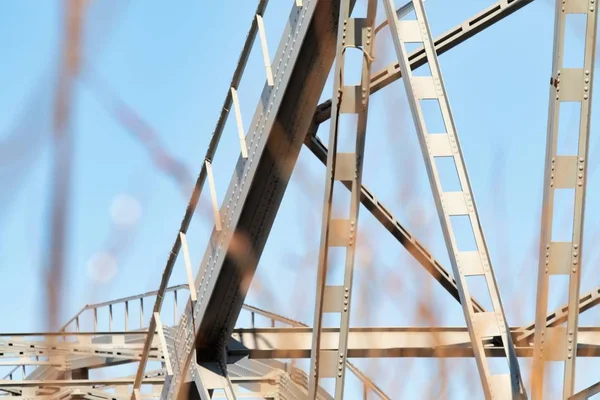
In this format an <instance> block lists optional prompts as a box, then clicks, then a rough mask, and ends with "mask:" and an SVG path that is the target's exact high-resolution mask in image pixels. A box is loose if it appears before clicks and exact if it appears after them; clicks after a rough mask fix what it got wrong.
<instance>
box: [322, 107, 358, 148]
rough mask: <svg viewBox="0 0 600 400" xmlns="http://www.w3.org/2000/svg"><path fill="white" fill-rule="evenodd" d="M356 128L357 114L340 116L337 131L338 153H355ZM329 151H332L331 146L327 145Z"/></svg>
mask: <svg viewBox="0 0 600 400" xmlns="http://www.w3.org/2000/svg"><path fill="white" fill-rule="evenodd" d="M357 126H358V114H340V116H339V118H338V130H337V152H338V153H353V152H355V151H356V127H357ZM328 134H329V133H328ZM329 150H330V151H331V150H332V148H331V145H329Z"/></svg>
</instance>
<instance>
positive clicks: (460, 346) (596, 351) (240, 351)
mask: <svg viewBox="0 0 600 400" xmlns="http://www.w3.org/2000/svg"><path fill="white" fill-rule="evenodd" d="M518 330H519V328H512V329H511V333H512V335H513V337H514V336H515V335H517V331H518ZM338 335H339V330H337V329H325V330H324V332H323V335H322V339H321V340H322V345H321V346H322V349H323V350H336V346H337V340H338ZM232 339H233V340H234V342H232V343H231V344H230V346H229V355H230V356H245V355H248V356H249V357H250V358H257V359H260V358H310V349H311V340H312V329H311V328H264V329H237V330H235V332H234V333H233V335H232ZM496 339H497V338H492V337H490V338H489V340H488V341H487V343H486V347H485V351H486V354H487V355H488V356H489V357H504V350H503V348H502V346H501V345H500V343H498V341H497V340H496ZM240 344H241V345H240ZM532 354H533V347H531V346H529V345H523V346H518V347H517V355H518V356H519V357H531V356H532ZM577 354H578V355H579V356H581V357H599V356H600V328H597V327H589V328H580V334H579V336H578V352H577ZM348 357H349V358H367V357H374V358H392V357H419V358H420V357H473V350H472V348H471V340H470V338H469V333H468V331H467V328H454V327H448V328H352V329H350V336H349V338H348Z"/></svg>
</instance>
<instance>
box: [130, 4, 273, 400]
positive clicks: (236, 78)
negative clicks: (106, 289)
mask: <svg viewBox="0 0 600 400" xmlns="http://www.w3.org/2000/svg"><path fill="white" fill-rule="evenodd" d="M267 4H268V0H259V2H258V5H257V8H256V12H255V15H256V16H260V15H262V14H263V13H264V12H265V9H266V7H267ZM258 22H259V20H258V19H256V18H255V19H253V20H252V25H251V27H250V31H249V32H248V37H247V38H246V41H245V43H244V47H243V50H242V53H241V54H240V59H239V61H238V64H237V67H236V69H235V72H234V74H233V78H232V81H231V85H230V90H228V92H227V96H226V98H225V103H224V104H223V108H222V109H221V115H220V117H219V120H218V122H217V127H216V129H215V132H214V133H213V135H212V137H211V140H210V144H209V146H208V150H207V152H206V155H205V157H204V159H205V162H204V163H203V164H202V168H201V170H200V174H199V175H198V179H197V181H196V185H195V186H194V191H193V192H192V196H191V198H190V202H189V204H188V206H187V208H186V210H185V215H184V217H183V220H182V221H181V227H180V228H179V231H178V232H177V236H176V237H175V243H174V244H173V248H172V250H171V252H170V254H169V258H168V259H167V264H166V266H165V269H164V271H163V275H162V278H161V282H160V287H159V289H158V295H157V296H156V301H155V303H154V310H153V314H152V317H151V318H150V329H149V330H150V332H151V333H150V334H149V335H148V338H147V340H146V343H145V344H144V352H143V353H142V359H141V360H140V364H139V366H138V370H137V373H136V377H135V383H134V385H133V389H134V393H135V389H139V387H140V386H141V384H142V377H143V374H144V369H145V368H146V361H147V353H148V349H149V346H150V343H152V335H153V334H154V330H155V328H156V321H155V320H154V314H155V313H160V310H161V307H162V302H163V296H164V293H165V291H166V289H167V286H168V285H169V279H170V278H171V274H172V272H173V268H174V266H175V262H176V261H177V256H178V254H179V250H180V249H181V247H182V241H183V240H184V239H185V234H186V233H187V230H188V228H189V225H190V223H191V221H192V217H193V216H194V212H195V210H196V206H197V205H198V201H199V200H200V194H201V192H202V188H203V187H204V182H205V181H206V178H207V176H208V178H209V183H210V184H211V187H210V188H211V197H212V199H213V211H214V212H215V214H216V216H217V219H215V227H216V230H217V232H218V231H220V230H221V229H220V225H221V220H220V216H219V215H220V214H219V212H218V209H217V205H216V204H215V203H216V202H215V201H214V199H215V197H216V195H215V194H214V187H213V186H214V184H212V175H211V174H210V171H211V170H210V165H211V163H212V160H213V158H214V156H215V154H216V151H217V147H218V144H219V141H220V139H221V135H222V133H223V129H224V128H225V123H226V120H227V116H228V115H229V110H230V108H231V104H232V102H233V101H234V100H235V98H234V96H235V93H236V88H237V87H238V86H239V83H240V80H241V78H242V74H243V72H244V69H245V68H246V63H247V61H248V58H249V57H250V51H251V50H252V45H253V43H254V40H255V38H256V34H257V31H258ZM238 108H239V107H238V106H237V103H236V111H238V114H239V110H238ZM237 117H238V123H239V127H240V129H243V128H241V121H240V117H239V115H237ZM240 140H241V142H242V155H243V156H245V157H244V158H247V154H246V152H247V150H246V147H245V143H243V142H244V137H243V131H242V132H241V133H240ZM186 256H187V254H186ZM186 261H187V258H186ZM193 289H195V288H191V287H190V291H192V290H193ZM192 300H193V306H195V296H194V298H192V299H190V301H192ZM186 310H187V309H186ZM134 393H132V397H131V398H132V400H133V398H134Z"/></svg>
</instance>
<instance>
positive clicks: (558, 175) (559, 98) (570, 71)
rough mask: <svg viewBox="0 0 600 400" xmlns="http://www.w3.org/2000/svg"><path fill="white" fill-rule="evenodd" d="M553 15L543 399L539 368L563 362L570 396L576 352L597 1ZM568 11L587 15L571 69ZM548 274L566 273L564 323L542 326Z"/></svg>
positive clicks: (540, 305) (565, 4)
mask: <svg viewBox="0 0 600 400" xmlns="http://www.w3.org/2000/svg"><path fill="white" fill-rule="evenodd" d="M555 13H556V14H555V26H554V55H553V60H552V77H551V78H550V85H551V87H550V101H549V109H548V136H547V140H546V166H545V172H544V174H545V176H544V199H543V206H542V227H541V235H540V238H541V240H540V259H539V269H538V282H537V303H536V325H535V326H536V329H535V334H534V355H533V356H534V358H533V374H532V399H534V400H536V399H541V398H542V397H543V394H544V393H543V391H544V366H545V363H546V362H547V361H564V362H565V365H564V380H563V396H562V397H563V398H564V399H567V398H569V397H570V396H571V395H573V391H574V389H575V357H576V351H574V350H576V347H577V346H576V343H577V325H578V318H579V311H578V305H579V290H580V282H581V267H582V244H583V243H582V242H583V240H582V239H583V217H584V210H585V189H586V180H587V173H586V172H587V166H588V143H589V133H590V115H591V102H592V82H593V74H594V58H595V49H596V29H597V22H598V18H597V15H596V14H597V7H596V0H566V1H565V0H557V1H556V10H555ZM572 14H583V15H585V16H586V35H585V47H584V52H583V60H581V59H580V60H577V61H579V65H577V67H575V68H570V67H572V65H565V62H564V61H565V60H564V59H563V57H564V54H565V35H566V30H565V28H566V22H567V16H568V15H572ZM565 67H566V68H565ZM567 102H574V103H577V104H578V105H579V110H580V121H579V134H578V135H572V136H571V137H566V138H565V139H567V140H564V141H563V139H562V138H561V142H568V141H570V142H571V143H570V144H571V146H569V148H571V149H577V150H576V153H573V154H567V152H568V150H567V151H564V150H563V149H562V148H561V149H559V147H558V140H559V138H558V136H559V118H560V106H561V104H564V103H567ZM561 134H562V133H561ZM573 142H574V143H573ZM574 151H575V150H572V152H574ZM557 189H558V190H562V191H563V192H564V193H565V194H566V195H571V196H572V198H573V199H574V208H573V209H571V210H568V212H569V213H570V215H571V216H572V227H573V233H572V236H571V238H570V239H571V240H570V241H568V242H563V241H554V240H553V234H552V233H553V227H555V228H556V229H558V226H554V223H555V222H556V221H554V220H553V217H554V200H555V195H556V193H557V192H556V190H557ZM552 275H562V276H567V277H568V280H569V289H568V292H569V305H568V307H569V308H568V310H569V311H568V312H567V326H566V327H564V326H556V327H546V313H547V308H548V292H549V290H548V289H549V283H550V282H549V281H550V276H552ZM571 310H573V311H571Z"/></svg>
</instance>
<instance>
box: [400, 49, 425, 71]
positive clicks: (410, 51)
mask: <svg viewBox="0 0 600 400" xmlns="http://www.w3.org/2000/svg"><path fill="white" fill-rule="evenodd" d="M421 47H423V42H404V49H405V50H406V55H407V56H409V55H411V54H412V53H413V52H415V51H416V50H418V49H420V48H421ZM425 65H427V64H425ZM413 74H414V72H413Z"/></svg>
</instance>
